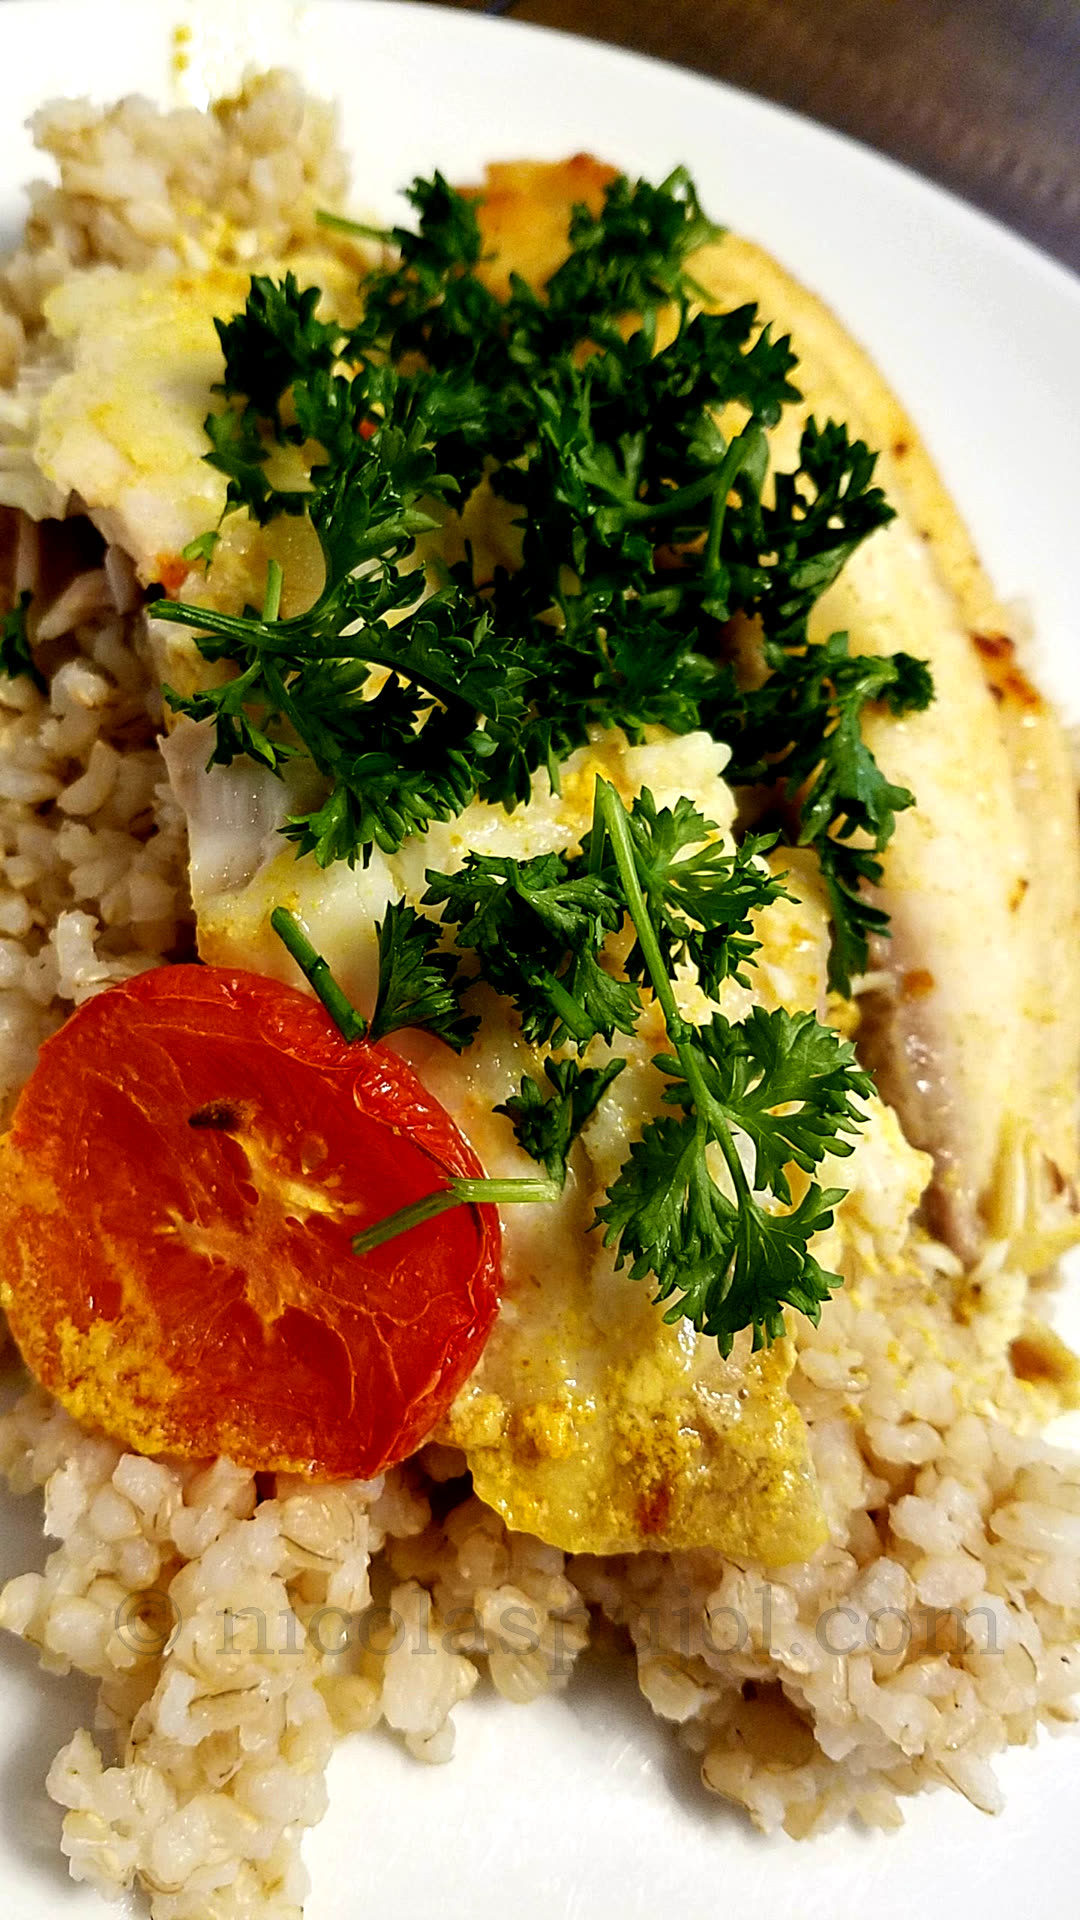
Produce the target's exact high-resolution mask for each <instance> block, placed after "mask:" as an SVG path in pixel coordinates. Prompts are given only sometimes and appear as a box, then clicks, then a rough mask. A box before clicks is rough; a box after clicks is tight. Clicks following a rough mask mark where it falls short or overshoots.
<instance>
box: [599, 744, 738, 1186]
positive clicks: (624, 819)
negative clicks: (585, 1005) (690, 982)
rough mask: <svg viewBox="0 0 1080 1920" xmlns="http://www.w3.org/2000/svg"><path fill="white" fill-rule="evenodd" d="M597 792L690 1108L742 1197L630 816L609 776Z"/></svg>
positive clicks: (731, 1146) (734, 1157)
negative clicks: (656, 921)
mask: <svg viewBox="0 0 1080 1920" xmlns="http://www.w3.org/2000/svg"><path fill="white" fill-rule="evenodd" d="M596 792H597V796H598V798H597V802H596V805H597V809H598V811H599V814H600V816H601V818H602V820H603V823H604V826H605V827H606V829H607V834H608V838H609V840H610V841H611V850H612V853H613V854H614V856H615V864H616V866H617V867H618V869H619V877H620V879H621V880H622V883H623V891H624V893H625V895H626V904H627V907H628V908H629V912H630V918H631V920H632V921H633V923H634V930H635V932H636V934H637V937H638V943H639V945H640V947H641V951H642V953H643V954H644V955H645V964H646V966H647V967H648V969H649V975H650V978H651V980H652V983H653V992H654V993H655V994H656V998H657V1000H658V1001H659V1003H660V1008H661V1011H662V1013H663V1016H664V1025H665V1026H666V1028H667V1033H668V1039H669V1040H670V1041H671V1044H672V1046H673V1047H674V1048H675V1051H676V1053H677V1054H678V1056H679V1065H680V1066H681V1068H682V1071H683V1074H684V1076H685V1079H686V1084H687V1086H688V1087H689V1089H690V1092H691V1094H692V1095H693V1100H694V1109H695V1112H696V1114H697V1116H698V1126H699V1127H702V1128H704V1127H706V1125H707V1126H708V1129H709V1131H710V1132H711V1133H712V1135H713V1137H714V1138H715V1139H716V1140H717V1142H718V1144H719V1146H720V1150H721V1152H722V1153H723V1156H724V1159H725V1161H726V1162H727V1166H728V1171H729V1172H730V1174H731V1178H732V1181H733V1183H734V1186H735V1191H736V1193H737V1194H739V1195H742V1196H744V1197H745V1196H746V1195H748V1194H749V1191H750V1187H749V1182H748V1181H747V1178H746V1175H745V1173H744V1171H743V1166H742V1161H741V1160H740V1159H739V1155H738V1150H737V1148H736V1146H735V1142H734V1140H733V1139H732V1137H731V1131H730V1129H729V1127H728V1125H727V1122H726V1120H725V1118H724V1116H723V1114H722V1112H720V1110H719V1109H718V1108H717V1105H716V1102H715V1101H714V1100H713V1099H712V1098H711V1096H710V1093H709V1089H708V1087H707V1086H706V1084H705V1081H704V1079H703V1077H702V1073H701V1069H700V1066H699V1064H698V1060H697V1056H696V1054H695V1051H694V1048H693V1047H689V1046H687V1044H686V1040H687V1034H688V1029H687V1025H686V1021H685V1020H684V1019H683V1017H682V1015H681V1013H680V1012H679V1007H678V1002H677V1001H676V999H675V991H674V988H673V987H672V984H671V976H670V974H669V973H668V970H667V968H666V967H665V965H664V957H663V955H662V953H661V951H660V943H659V941H658V940H657V937H656V928H655V927H654V925H653V919H652V915H651V913H650V912H649V908H648V903H647V901H646V899H645V893H644V889H643V888H642V885H641V876H640V874H639V872H638V863H637V855H636V853H635V851H634V842H633V838H632V836H631V833H630V822H629V818H628V815H627V812H626V808H625V807H624V806H623V803H622V801H621V800H620V799H619V796H618V794H617V793H616V791H615V789H614V787H613V786H611V785H610V784H609V783H608V781H606V780H598V781H597V783H596ZM598 839H599V835H594V843H595V841H598Z"/></svg>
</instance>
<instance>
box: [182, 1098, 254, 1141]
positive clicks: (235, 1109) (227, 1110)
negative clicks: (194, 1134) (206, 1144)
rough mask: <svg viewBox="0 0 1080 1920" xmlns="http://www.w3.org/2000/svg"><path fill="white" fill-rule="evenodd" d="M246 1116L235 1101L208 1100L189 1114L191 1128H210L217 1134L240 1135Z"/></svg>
mask: <svg viewBox="0 0 1080 1920" xmlns="http://www.w3.org/2000/svg"><path fill="white" fill-rule="evenodd" d="M244 1119H245V1115H244V1113H243V1111H242V1110H241V1108H240V1107H239V1106H238V1105H237V1103H236V1101H235V1100H208V1101H207V1102H206V1104H205V1106H202V1107H196V1109H195V1112H194V1113H189V1114H188V1126H189V1127H208V1128H210V1129H211V1131H213V1132H216V1133H239V1131H240V1128H241V1127H242V1126H243V1124H244Z"/></svg>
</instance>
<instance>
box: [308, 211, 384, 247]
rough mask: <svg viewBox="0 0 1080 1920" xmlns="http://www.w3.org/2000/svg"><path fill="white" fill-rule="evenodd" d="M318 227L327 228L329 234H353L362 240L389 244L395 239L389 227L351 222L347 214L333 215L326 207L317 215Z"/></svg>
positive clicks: (359, 221)
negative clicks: (380, 241)
mask: <svg viewBox="0 0 1080 1920" xmlns="http://www.w3.org/2000/svg"><path fill="white" fill-rule="evenodd" d="M315 224H316V226H317V227H325V228H326V229H327V231H328V232H329V233H352V234H355V235H356V237H357V238H358V239H360V240H382V241H383V242H384V243H387V244H388V243H389V242H390V241H391V240H392V239H393V234H392V233H391V231H390V229H389V227H368V226H365V224H364V222H363V221H362V220H350V219H349V217H348V215H347V214H344V213H331V212H330V211H329V210H328V209H327V208H326V207H319V208H317V209H316V213H315Z"/></svg>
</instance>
